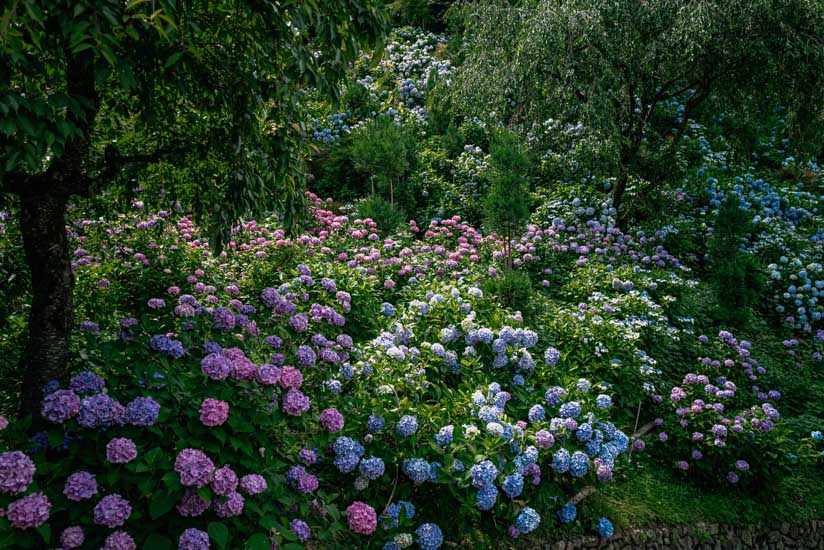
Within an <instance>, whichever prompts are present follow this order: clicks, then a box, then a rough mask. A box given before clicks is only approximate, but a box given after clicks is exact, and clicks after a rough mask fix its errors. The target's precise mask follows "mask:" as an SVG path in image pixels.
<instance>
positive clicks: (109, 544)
mask: <svg viewBox="0 0 824 550" xmlns="http://www.w3.org/2000/svg"><path fill="white" fill-rule="evenodd" d="M136 548H137V545H136V544H135V542H134V539H133V538H132V537H131V535H129V534H128V533H126V532H125V531H115V532H114V533H112V534H111V535H109V536H108V537H106V541H105V542H104V543H103V550H135V549H136Z"/></svg>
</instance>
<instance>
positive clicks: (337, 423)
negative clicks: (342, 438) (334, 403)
mask: <svg viewBox="0 0 824 550" xmlns="http://www.w3.org/2000/svg"><path fill="white" fill-rule="evenodd" d="M320 423H321V425H322V426H323V427H324V428H325V429H326V431H328V432H330V433H335V432H339V431H341V430H342V429H343V424H344V422H343V415H342V414H341V413H339V412H338V410H337V409H335V408H329V409H326V410H324V411H323V412H322V413H320Z"/></svg>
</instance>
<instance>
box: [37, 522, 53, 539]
mask: <svg viewBox="0 0 824 550" xmlns="http://www.w3.org/2000/svg"><path fill="white" fill-rule="evenodd" d="M37 532H38V533H40V536H41V537H43V542H45V543H46V544H48V543H49V541H50V540H51V526H49V524H48V523H44V524H43V525H41V526H40V527H38V528H37Z"/></svg>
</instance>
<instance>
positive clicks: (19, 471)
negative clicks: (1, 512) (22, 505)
mask: <svg viewBox="0 0 824 550" xmlns="http://www.w3.org/2000/svg"><path fill="white" fill-rule="evenodd" d="M35 471H37V468H36V467H35V465H34V462H32V460H31V459H30V458H29V457H28V456H27V455H26V454H25V453H23V452H21V451H9V452H6V453H3V454H0V493H22V492H23V491H25V490H26V489H28V487H29V485H31V482H32V481H34V473H35Z"/></svg>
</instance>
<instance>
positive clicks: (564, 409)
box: [558, 401, 581, 418]
mask: <svg viewBox="0 0 824 550" xmlns="http://www.w3.org/2000/svg"><path fill="white" fill-rule="evenodd" d="M558 414H559V415H561V416H562V417H564V418H578V416H579V415H580V414H581V404H580V403H578V402H576V401H570V402H568V403H564V404H563V405H561V408H560V409H559V410H558Z"/></svg>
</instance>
